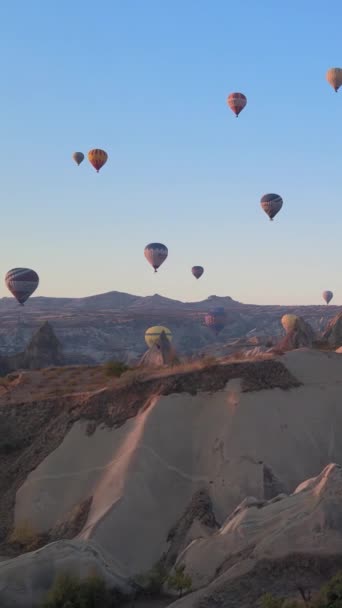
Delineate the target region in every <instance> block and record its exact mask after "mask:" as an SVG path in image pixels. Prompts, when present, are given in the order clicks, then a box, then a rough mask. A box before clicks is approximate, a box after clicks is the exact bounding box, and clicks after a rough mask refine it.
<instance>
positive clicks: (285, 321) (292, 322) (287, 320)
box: [281, 314, 299, 333]
mask: <svg viewBox="0 0 342 608" xmlns="http://www.w3.org/2000/svg"><path fill="white" fill-rule="evenodd" d="M298 321H299V317H297V315H291V314H288V315H284V316H283V317H282V318H281V324H282V326H283V328H284V329H285V331H286V333H289V332H290V331H292V330H293V329H295V327H296V325H297V322H298Z"/></svg>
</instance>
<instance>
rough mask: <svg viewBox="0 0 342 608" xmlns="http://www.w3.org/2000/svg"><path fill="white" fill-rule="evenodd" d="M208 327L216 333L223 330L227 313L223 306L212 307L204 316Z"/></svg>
mask: <svg viewBox="0 0 342 608" xmlns="http://www.w3.org/2000/svg"><path fill="white" fill-rule="evenodd" d="M204 322H205V324H206V326H207V327H209V328H210V329H213V330H214V331H215V333H216V335H217V334H218V333H219V332H220V331H222V329H223V328H224V326H225V324H226V313H225V310H224V308H223V307H222V306H218V307H216V308H212V309H211V310H210V311H209V312H208V313H207V314H206V315H205V317H204Z"/></svg>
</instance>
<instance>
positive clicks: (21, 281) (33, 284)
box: [5, 268, 39, 304]
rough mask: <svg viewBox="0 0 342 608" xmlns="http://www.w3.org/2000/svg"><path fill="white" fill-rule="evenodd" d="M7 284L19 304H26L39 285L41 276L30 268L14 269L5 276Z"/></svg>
mask: <svg viewBox="0 0 342 608" xmlns="http://www.w3.org/2000/svg"><path fill="white" fill-rule="evenodd" d="M5 283H6V286H7V288H8V289H9V291H10V292H11V294H12V295H13V296H14V297H15V298H16V300H17V301H18V302H19V304H24V302H26V300H28V298H29V297H30V296H31V295H32V294H33V292H34V291H35V290H36V289H37V287H38V284H39V276H38V275H37V273H36V272H35V271H34V270H31V269H30V268H12V270H9V271H8V272H7V274H6V276H5Z"/></svg>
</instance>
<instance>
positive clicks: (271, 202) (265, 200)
mask: <svg viewBox="0 0 342 608" xmlns="http://www.w3.org/2000/svg"><path fill="white" fill-rule="evenodd" d="M260 205H261V207H262V209H263V210H264V211H265V213H267V215H268V217H269V218H270V220H271V221H273V218H274V217H275V216H276V215H277V213H278V212H279V211H280V209H281V208H282V206H283V199H282V198H281V196H279V194H264V196H262V197H261V200H260Z"/></svg>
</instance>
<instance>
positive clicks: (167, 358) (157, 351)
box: [139, 332, 178, 367]
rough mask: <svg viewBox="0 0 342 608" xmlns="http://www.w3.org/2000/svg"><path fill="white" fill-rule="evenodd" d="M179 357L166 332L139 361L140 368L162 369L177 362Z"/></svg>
mask: <svg viewBox="0 0 342 608" xmlns="http://www.w3.org/2000/svg"><path fill="white" fill-rule="evenodd" d="M177 360H178V359H177V355H176V352H175V349H174V348H173V346H172V344H171V343H170V342H169V340H168V339H167V337H166V335H165V332H162V333H161V334H160V337H159V338H158V340H157V341H156V342H155V344H153V346H152V347H151V348H149V349H148V350H147V351H146V353H145V354H144V355H143V357H142V358H141V360H140V361H139V367H162V366H164V365H172V364H173V363H176V362H177Z"/></svg>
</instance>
